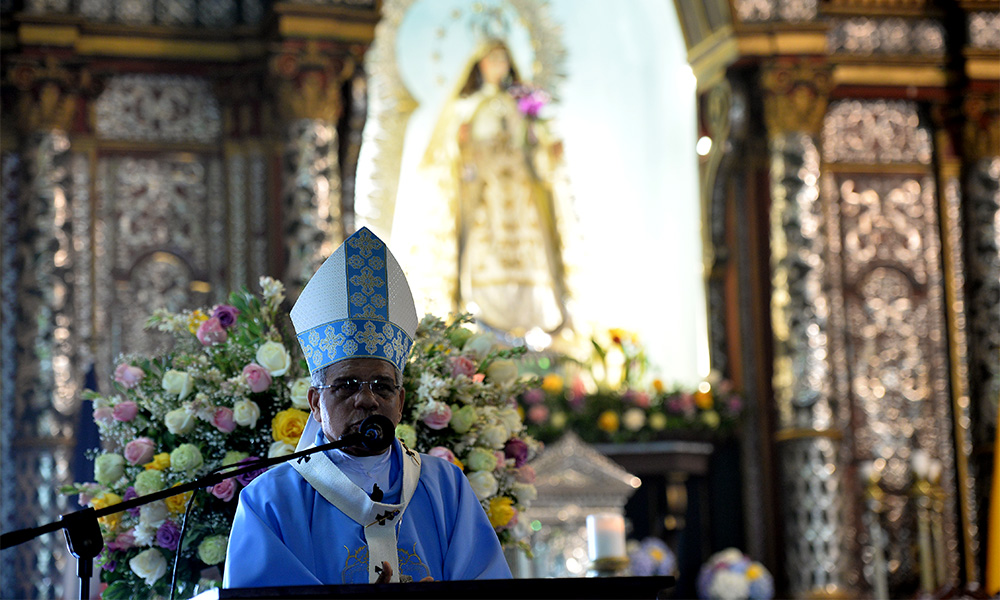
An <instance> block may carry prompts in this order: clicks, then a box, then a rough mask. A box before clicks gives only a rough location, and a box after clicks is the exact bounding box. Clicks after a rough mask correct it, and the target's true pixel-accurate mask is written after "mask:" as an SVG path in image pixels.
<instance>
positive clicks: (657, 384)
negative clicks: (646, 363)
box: [653, 379, 663, 394]
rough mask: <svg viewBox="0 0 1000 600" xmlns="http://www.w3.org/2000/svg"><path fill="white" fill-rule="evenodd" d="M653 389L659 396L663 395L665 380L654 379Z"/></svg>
mask: <svg viewBox="0 0 1000 600" xmlns="http://www.w3.org/2000/svg"><path fill="white" fill-rule="evenodd" d="M653 389H654V390H656V393H657V394H662V393H663V380H661V379H654V380H653Z"/></svg>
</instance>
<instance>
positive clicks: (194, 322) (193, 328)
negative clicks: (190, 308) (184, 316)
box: [188, 310, 208, 335]
mask: <svg viewBox="0 0 1000 600" xmlns="http://www.w3.org/2000/svg"><path fill="white" fill-rule="evenodd" d="M207 320H208V315H206V314H205V313H203V312H201V310H196V311H194V312H193V313H191V316H189V317H188V331H190V332H191V335H196V334H197V333H198V328H199V327H201V324H202V323H204V322H205V321H207Z"/></svg>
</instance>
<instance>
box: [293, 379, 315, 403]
mask: <svg viewBox="0 0 1000 600" xmlns="http://www.w3.org/2000/svg"><path fill="white" fill-rule="evenodd" d="M311 386H312V383H310V382H309V379H308V378H306V377H299V378H298V379H296V380H295V383H293V384H292V385H291V390H292V406H294V407H295V408H301V409H302V410H309V388H310V387H311Z"/></svg>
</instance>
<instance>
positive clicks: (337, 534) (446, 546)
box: [223, 440, 511, 587]
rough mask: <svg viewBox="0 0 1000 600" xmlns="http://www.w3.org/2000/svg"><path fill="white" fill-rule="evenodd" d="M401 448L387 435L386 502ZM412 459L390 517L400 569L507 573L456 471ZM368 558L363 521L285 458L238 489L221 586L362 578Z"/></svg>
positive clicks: (452, 575)
mask: <svg viewBox="0 0 1000 600" xmlns="http://www.w3.org/2000/svg"><path fill="white" fill-rule="evenodd" d="M403 456H404V453H403V450H402V448H401V447H400V444H399V441H398V440H395V441H394V446H393V449H392V459H393V464H392V474H391V485H390V488H389V489H388V490H386V491H385V501H386V502H398V501H399V497H400V490H401V484H400V480H401V479H402V477H400V471H401V470H402V469H401V466H400V464H401V461H402V460H403ZM420 461H421V468H420V478H419V480H418V482H417V485H416V489H415V490H414V492H413V497H412V499H411V500H410V502H409V504H408V506H407V507H406V510H405V511H404V512H403V514H402V516H401V517H400V521H399V524H398V526H397V527H398V530H397V531H398V539H397V544H396V546H397V551H398V555H399V570H400V573H401V574H402V575H404V576H408V577H409V578H412V580H413V581H419V580H421V579H423V578H424V577H427V576H430V577H432V578H434V580H436V581H441V580H460V579H503V578H509V577H510V576H511V574H510V569H509V567H508V566H507V563H506V561H505V560H504V556H503V551H502V549H501V547H500V543H499V541H498V540H497V536H496V533H495V532H494V531H493V527H492V526H491V525H490V522H489V520H488V519H487V518H486V513H485V511H484V510H483V508H482V505H480V503H479V499H478V498H477V497H476V495H475V493H474V492H473V491H472V488H471V486H470V485H469V482H468V480H466V478H465V475H464V474H463V473H462V471H461V470H460V469H459V468H458V467H456V466H455V465H453V464H451V463H449V462H447V461H444V460H441V459H439V458H436V457H433V456H427V455H423V454H422V455H420ZM390 548H391V546H390ZM368 566H369V564H368V548H367V546H366V544H365V535H364V532H363V529H362V526H361V525H359V524H358V523H357V522H355V521H354V520H353V519H351V518H350V517H348V516H346V515H345V514H344V513H343V512H341V511H340V509H338V508H337V507H336V506H334V505H333V504H331V503H330V502H329V501H327V500H326V499H325V498H324V497H323V496H321V495H320V494H319V492H317V491H316V490H315V489H314V488H313V486H312V485H311V484H310V483H309V482H307V481H306V480H305V479H303V477H302V475H300V474H299V472H298V471H296V470H295V469H294V468H293V467H292V466H291V465H290V464H289V463H283V464H281V465H278V466H277V467H274V468H273V469H271V470H270V471H268V472H267V473H264V474H263V475H261V476H260V477H258V478H257V479H255V480H254V481H253V482H251V483H250V485H248V486H247V487H246V488H245V489H243V491H242V492H241V493H240V500H239V506H238V507H237V509H236V517H235V519H234V520H233V528H232V533H231V535H230V538H229V551H228V553H227V556H226V568H225V576H224V583H223V586H224V587H263V586H284V585H321V584H342V583H368V582H369V574H368ZM404 579H405V578H404Z"/></svg>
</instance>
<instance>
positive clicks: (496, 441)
mask: <svg viewBox="0 0 1000 600" xmlns="http://www.w3.org/2000/svg"><path fill="white" fill-rule="evenodd" d="M509 438H510V433H509V432H508V431H507V428H506V427H504V426H503V425H490V426H488V427H485V428H484V429H483V430H482V431H481V432H479V442H480V443H481V444H482V445H484V446H488V447H490V448H493V449H494V450H499V449H501V448H503V445H504V444H506V443H507V440H508V439H509Z"/></svg>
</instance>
